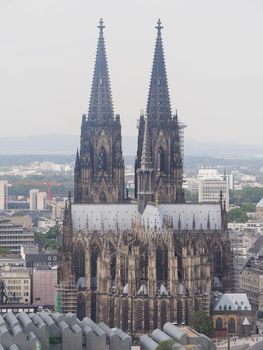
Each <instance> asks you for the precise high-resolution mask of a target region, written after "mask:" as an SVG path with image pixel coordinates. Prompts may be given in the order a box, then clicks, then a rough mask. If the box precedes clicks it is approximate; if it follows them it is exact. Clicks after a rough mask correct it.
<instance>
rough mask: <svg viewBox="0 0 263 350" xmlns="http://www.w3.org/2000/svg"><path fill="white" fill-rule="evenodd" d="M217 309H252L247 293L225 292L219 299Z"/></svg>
mask: <svg viewBox="0 0 263 350" xmlns="http://www.w3.org/2000/svg"><path fill="white" fill-rule="evenodd" d="M214 310H215V311H221V310H248V311H251V310H252V309H251V305H250V303H249V300H248V297H247V294H246V293H225V294H223V295H222V296H221V297H220V299H219V300H218V302H217V304H216V306H215V308H214Z"/></svg>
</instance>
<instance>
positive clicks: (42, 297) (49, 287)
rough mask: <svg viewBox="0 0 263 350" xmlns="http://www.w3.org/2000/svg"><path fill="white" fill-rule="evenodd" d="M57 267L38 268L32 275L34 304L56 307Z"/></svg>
mask: <svg viewBox="0 0 263 350" xmlns="http://www.w3.org/2000/svg"><path fill="white" fill-rule="evenodd" d="M56 284H57V267H53V268H49V267H48V266H41V267H36V268H34V269H33V273H32V286H33V288H32V290H33V291H32V303H33V304H34V305H42V306H44V305H52V306H54V305H55V287H56Z"/></svg>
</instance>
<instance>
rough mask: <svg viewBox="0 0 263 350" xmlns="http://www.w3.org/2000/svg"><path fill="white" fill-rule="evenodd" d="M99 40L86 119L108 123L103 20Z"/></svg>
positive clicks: (109, 102) (109, 103)
mask: <svg viewBox="0 0 263 350" xmlns="http://www.w3.org/2000/svg"><path fill="white" fill-rule="evenodd" d="M98 28H99V38H98V45H97V53H96V61H95V68H94V74H93V81H92V88H91V96H90V103H89V111H88V118H89V119H90V120H96V121H101V122H105V121H109V120H112V119H113V117H114V112H113V105H112V97H111V87H110V78H109V72H108V63H107V55H106V48H105V41H104V36H103V30H104V28H105V26H104V25H103V20H102V19H101V20H100V23H99V25H98Z"/></svg>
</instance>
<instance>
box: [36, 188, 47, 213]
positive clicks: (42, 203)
mask: <svg viewBox="0 0 263 350" xmlns="http://www.w3.org/2000/svg"><path fill="white" fill-rule="evenodd" d="M46 209H47V193H46V192H38V194H37V210H46Z"/></svg>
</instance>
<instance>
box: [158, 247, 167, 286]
mask: <svg viewBox="0 0 263 350" xmlns="http://www.w3.org/2000/svg"><path fill="white" fill-rule="evenodd" d="M156 279H157V283H158V284H161V283H162V282H164V283H165V284H166V282H167V279H168V252H167V249H166V247H160V246H158V248H157V250H156Z"/></svg>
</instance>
